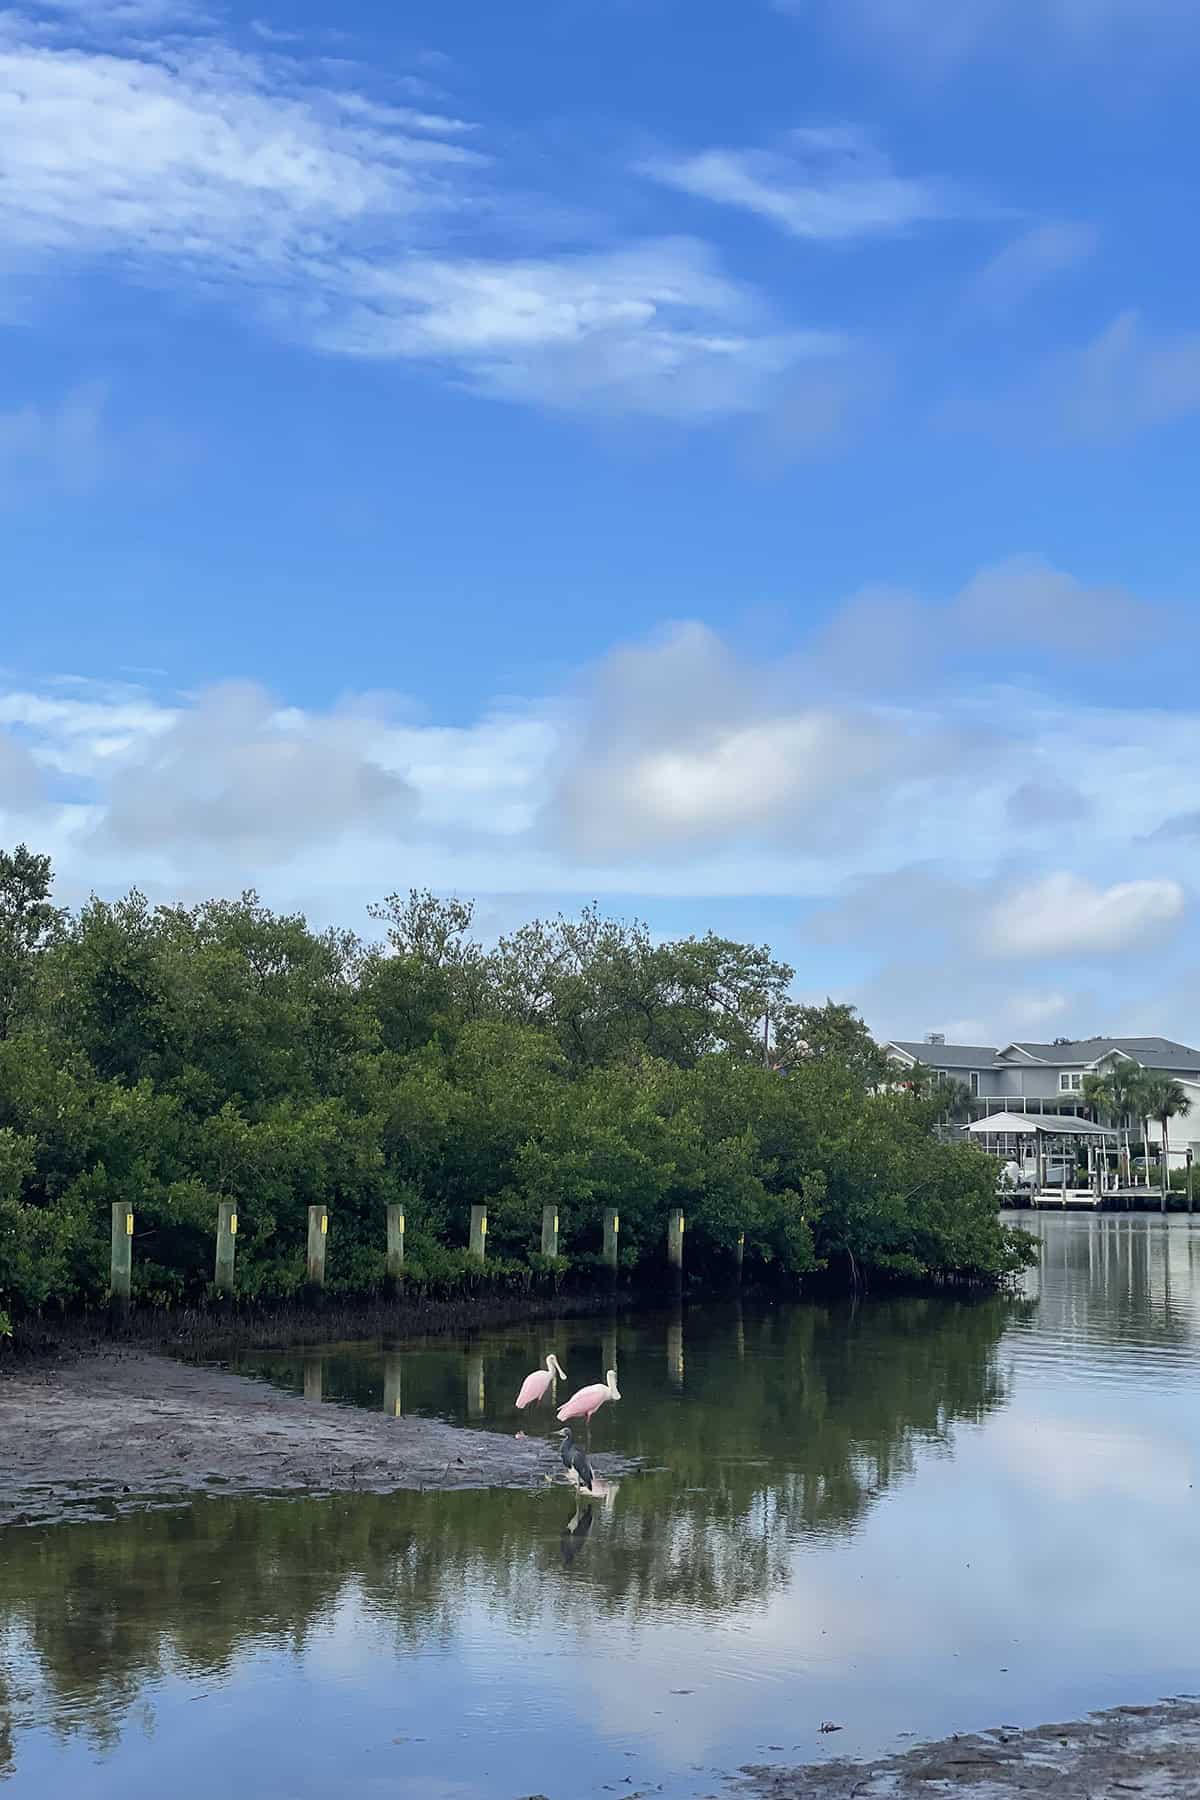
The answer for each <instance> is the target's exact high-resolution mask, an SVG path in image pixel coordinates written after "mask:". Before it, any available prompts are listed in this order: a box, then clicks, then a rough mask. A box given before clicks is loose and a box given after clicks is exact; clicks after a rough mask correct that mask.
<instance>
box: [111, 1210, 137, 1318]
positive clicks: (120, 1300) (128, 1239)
mask: <svg viewBox="0 0 1200 1800" xmlns="http://www.w3.org/2000/svg"><path fill="white" fill-rule="evenodd" d="M132 1292H133V1207H132V1206H131V1205H130V1204H129V1202H128V1201H127V1200H114V1201H113V1208H112V1258H111V1269H110V1274H109V1281H108V1293H109V1310H110V1313H111V1315H112V1319H113V1322H114V1323H115V1324H117V1325H123V1324H124V1323H125V1321H126V1320H127V1319H128V1317H129V1305H130V1296H131V1294H132Z"/></svg>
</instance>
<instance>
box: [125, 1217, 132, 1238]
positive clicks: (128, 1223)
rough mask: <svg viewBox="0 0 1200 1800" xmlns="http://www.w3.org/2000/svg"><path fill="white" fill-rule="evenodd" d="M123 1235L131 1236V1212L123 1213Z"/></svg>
mask: <svg viewBox="0 0 1200 1800" xmlns="http://www.w3.org/2000/svg"><path fill="white" fill-rule="evenodd" d="M125 1236H126V1237H132V1236H133V1214H132V1213H126V1214H125Z"/></svg>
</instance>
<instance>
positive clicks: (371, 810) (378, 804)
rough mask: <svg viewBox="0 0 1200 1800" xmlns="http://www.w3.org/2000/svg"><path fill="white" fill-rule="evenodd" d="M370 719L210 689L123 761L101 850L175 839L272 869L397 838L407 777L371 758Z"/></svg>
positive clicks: (409, 808)
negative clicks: (369, 840)
mask: <svg viewBox="0 0 1200 1800" xmlns="http://www.w3.org/2000/svg"><path fill="white" fill-rule="evenodd" d="M371 737H372V730H371V721H370V720H369V719H364V718H359V717H355V716H354V715H353V714H352V713H346V714H342V715H333V716H330V717H327V718H323V719H315V720H314V719H310V718H308V717H306V716H305V715H303V714H300V713H296V712H294V711H281V710H280V709H279V708H278V707H276V706H275V705H274V704H273V703H272V701H271V700H270V698H269V697H268V696H267V695H266V694H265V693H264V692H263V691H262V690H261V689H259V688H256V687H254V686H253V685H252V684H250V683H228V684H226V685H225V686H223V687H218V688H214V689H211V690H210V691H209V692H207V693H205V694H203V695H201V696H200V698H199V700H198V702H197V703H196V704H195V705H194V706H193V707H190V708H188V709H187V710H186V711H181V712H180V713H178V714H177V716H176V718H175V720H174V721H173V722H172V724H171V725H170V726H169V727H168V728H167V729H166V730H165V731H161V732H156V733H155V734H154V736H153V737H152V738H151V739H150V740H149V741H144V742H143V743H142V744H141V745H140V746H139V748H138V751H137V753H136V754H132V755H130V756H129V757H128V758H127V759H126V760H125V761H123V762H119V763H118V766H117V768H116V771H115V773H114V775H113V778H112V781H111V784H110V786H109V790H108V797H107V798H108V805H107V810H106V813H105V816H104V820H103V824H102V826H101V835H102V837H103V839H104V840H105V842H106V843H107V844H109V845H111V846H113V847H115V848H119V849H122V850H132V851H137V850H145V849H152V848H154V847H156V846H161V845H162V844H163V843H164V842H171V843H173V844H174V845H176V846H177V847H179V848H181V849H184V848H187V847H192V846H194V847H199V848H200V849H202V850H217V851H221V852H231V853H234V854H239V853H240V854H242V855H245V854H250V855H254V856H259V857H262V858H263V859H264V860H267V861H270V860H273V859H276V858H278V857H280V856H283V855H286V854H288V853H289V852H292V851H294V850H297V849H300V848H312V847H315V846H319V845H320V844H322V843H329V842H331V841H336V840H337V839H339V838H341V837H344V836H345V835H347V834H349V833H351V832H353V831H355V830H356V829H360V828H361V827H363V826H368V827H372V828H375V829H377V830H379V831H381V832H382V833H384V834H385V835H388V836H394V835H399V834H400V833H401V832H402V831H403V829H404V827H405V826H406V825H407V824H408V823H409V822H410V820H411V819H412V818H413V816H414V815H415V812H416V796H415V793H414V791H413V789H412V788H411V787H410V785H409V784H408V783H407V782H406V781H405V780H404V778H403V776H401V775H399V774H397V773H395V772H394V771H392V770H389V769H386V768H384V767H383V766H382V765H381V764H380V763H379V762H378V761H377V760H376V759H375V758H374V757H373V755H372V753H371Z"/></svg>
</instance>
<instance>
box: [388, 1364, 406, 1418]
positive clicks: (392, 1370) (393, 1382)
mask: <svg viewBox="0 0 1200 1800" xmlns="http://www.w3.org/2000/svg"><path fill="white" fill-rule="evenodd" d="M403 1371H404V1358H403V1357H402V1356H401V1355H400V1353H399V1351H397V1350H394V1351H390V1352H389V1353H388V1355H386V1356H385V1357H384V1359H383V1410H384V1412H385V1413H386V1414H387V1416H388V1418H389V1419H398V1418H400V1417H401V1415H402V1413H403V1410H404V1409H403V1407H402V1406H401V1404H400V1402H401V1398H402V1389H401V1378H402V1375H403Z"/></svg>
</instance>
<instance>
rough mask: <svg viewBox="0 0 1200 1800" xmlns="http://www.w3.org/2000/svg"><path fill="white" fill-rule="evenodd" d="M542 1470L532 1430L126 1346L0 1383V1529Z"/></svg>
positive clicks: (534, 1475) (542, 1452)
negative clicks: (205, 1499)
mask: <svg viewBox="0 0 1200 1800" xmlns="http://www.w3.org/2000/svg"><path fill="white" fill-rule="evenodd" d="M593 1463H594V1465H595V1467H596V1470H597V1473H605V1474H615V1473H617V1472H618V1471H619V1469H620V1467H621V1465H620V1463H619V1459H617V1458H613V1457H605V1456H603V1455H600V1456H596V1457H594V1458H593ZM547 1476H549V1477H550V1478H551V1479H553V1480H555V1481H559V1480H565V1473H564V1471H563V1469H562V1466H561V1464H560V1463H559V1462H558V1460H557V1458H556V1455H555V1446H554V1444H553V1443H552V1442H547V1441H546V1440H545V1439H544V1438H541V1437H534V1436H533V1435H531V1436H530V1437H529V1438H527V1439H525V1440H519V1439H517V1438H516V1437H515V1435H514V1436H504V1435H502V1434H501V1433H499V1432H495V1431H469V1430H465V1429H463V1428H461V1427H459V1426H456V1425H447V1424H443V1423H441V1422H439V1421H437V1420H433V1419H416V1418H401V1419H395V1418H389V1417H387V1416H386V1415H385V1414H383V1413H379V1414H375V1413H369V1412H364V1411H362V1410H361V1409H359V1408H355V1407H349V1406H339V1405H336V1404H331V1403H329V1402H325V1403H316V1402H310V1401H306V1400H303V1399H301V1398H299V1397H298V1396H295V1395H291V1394H284V1393H281V1392H279V1390H278V1389H276V1388H273V1387H270V1386H268V1385H267V1384H266V1383H265V1382H258V1381H252V1380H250V1379H248V1378H247V1377H245V1376H241V1375H233V1374H230V1373H228V1372H226V1371H224V1370H220V1369H212V1368H204V1367H199V1366H197V1365H195V1364H190V1363H186V1362H179V1361H175V1360H172V1359H171V1358H168V1357H163V1356H157V1355H154V1354H151V1353H147V1352H145V1351H142V1350H139V1349H132V1348H128V1347H117V1348H113V1349H110V1350H109V1351H107V1353H102V1354H90V1355H84V1354H80V1355H74V1356H70V1357H66V1358H62V1359H59V1360H57V1361H54V1362H48V1361H37V1362H34V1363H30V1364H27V1365H26V1366H25V1367H23V1368H21V1369H19V1370H16V1371H14V1372H12V1373H10V1376H9V1378H8V1379H7V1380H5V1381H3V1382H0V1530H3V1528H4V1527H6V1526H9V1527H12V1526H45V1525H54V1524H59V1523H63V1522H66V1521H69V1520H84V1519H87V1520H97V1519H112V1518H116V1517H119V1516H120V1515H121V1514H123V1513H127V1512H133V1511H140V1510H144V1509H145V1508H146V1507H148V1506H153V1505H161V1504H164V1503H179V1502H185V1501H187V1500H189V1499H194V1498H196V1497H198V1496H201V1495H205V1494H207V1495H225V1494H240V1495H267V1494H293V1493H304V1494H307V1495H322V1494H332V1493H374V1494H385V1493H395V1492H397V1491H399V1490H401V1489H418V1490H435V1489H440V1490H444V1491H450V1490H452V1489H455V1488H483V1487H524V1488H539V1487H542V1486H544V1485H545V1482H546V1478H547Z"/></svg>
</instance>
